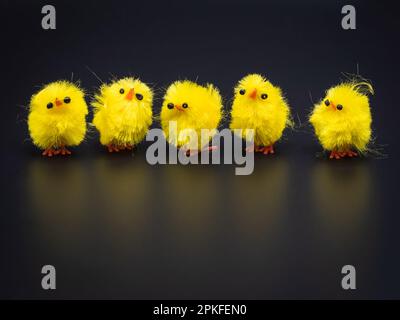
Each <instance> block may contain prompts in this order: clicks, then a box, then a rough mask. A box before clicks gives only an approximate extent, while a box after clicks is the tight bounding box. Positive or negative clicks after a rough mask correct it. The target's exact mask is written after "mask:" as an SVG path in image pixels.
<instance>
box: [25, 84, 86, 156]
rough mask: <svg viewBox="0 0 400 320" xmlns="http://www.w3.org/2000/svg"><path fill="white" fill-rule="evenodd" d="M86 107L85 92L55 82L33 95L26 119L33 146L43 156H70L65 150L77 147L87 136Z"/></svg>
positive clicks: (71, 85) (74, 86)
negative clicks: (41, 152) (40, 151)
mask: <svg viewBox="0 0 400 320" xmlns="http://www.w3.org/2000/svg"><path fill="white" fill-rule="evenodd" d="M87 114H88V107H87V104H86V102H85V99H84V92H83V91H82V90H81V89H80V88H79V87H77V86H76V85H75V84H73V83H70V82H67V81H57V82H53V83H50V84H48V85H46V86H45V87H44V88H43V89H42V90H40V91H39V92H38V93H36V94H34V95H33V96H32V98H31V102H30V110H29V116H28V127H29V133H30V136H31V138H32V141H33V143H34V144H35V145H36V146H37V147H39V148H40V149H43V150H44V151H43V155H44V156H49V157H52V156H53V155H58V154H61V155H67V154H71V152H70V151H69V150H67V149H66V147H68V146H77V145H79V144H80V143H81V142H82V140H83V139H84V137H85V134H86V118H85V117H86V115H87Z"/></svg>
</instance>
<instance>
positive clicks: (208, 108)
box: [161, 80, 222, 154]
mask: <svg viewBox="0 0 400 320" xmlns="http://www.w3.org/2000/svg"><path fill="white" fill-rule="evenodd" d="M221 118H222V98H221V95H220V93H219V91H218V89H217V88H215V87H214V86H213V85H212V84H207V85H206V86H201V85H199V84H197V83H194V82H191V81H188V80H185V81H176V82H174V83H173V84H171V85H170V87H169V88H168V89H167V91H166V94H165V96H164V101H163V104H162V108H161V127H162V129H163V131H164V135H165V137H166V139H167V141H168V142H169V143H171V144H172V145H174V146H176V147H177V148H183V149H184V150H186V152H187V153H190V154H192V153H196V152H198V151H199V150H203V149H204V148H206V147H207V146H208V144H209V142H210V140H211V139H212V137H213V135H215V133H216V129H217V128H218V125H219V123H220V121H221ZM170 125H171V126H172V125H176V132H174V127H171V128H170ZM201 129H206V130H210V131H209V133H210V135H209V136H208V137H207V136H206V137H203V138H202V137H201ZM170 131H171V132H170ZM190 132H193V133H195V134H196V135H197V138H198V139H197V140H196V139H193V137H192V136H191V135H190ZM170 133H171V134H170ZM213 149H214V147H210V148H208V150H213Z"/></svg>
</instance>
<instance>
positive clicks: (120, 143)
mask: <svg viewBox="0 0 400 320" xmlns="http://www.w3.org/2000/svg"><path fill="white" fill-rule="evenodd" d="M152 104H153V91H152V90H151V89H150V88H149V87H148V86H147V85H146V84H145V83H143V82H142V81H140V80H139V79H134V78H123V79H120V80H118V81H114V82H112V83H111V84H104V85H102V86H101V88H100V92H99V93H98V94H97V95H96V96H95V100H94V101H93V102H92V106H93V107H94V118H93V125H94V126H95V127H96V128H97V130H98V131H99V132H100V143H101V144H102V145H104V146H107V148H108V151H109V152H113V151H116V152H118V151H120V150H124V149H129V150H131V149H132V148H133V147H134V146H135V145H137V144H138V143H140V142H141V141H142V140H143V139H144V138H145V136H146V134H147V132H148V130H149V127H150V125H151V124H152V122H153V111H152Z"/></svg>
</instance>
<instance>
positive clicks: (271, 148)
mask: <svg viewBox="0 0 400 320" xmlns="http://www.w3.org/2000/svg"><path fill="white" fill-rule="evenodd" d="M255 150H256V152H262V153H263V154H265V155H267V154H274V153H275V151H274V146H273V145H270V146H267V147H256V149H255Z"/></svg>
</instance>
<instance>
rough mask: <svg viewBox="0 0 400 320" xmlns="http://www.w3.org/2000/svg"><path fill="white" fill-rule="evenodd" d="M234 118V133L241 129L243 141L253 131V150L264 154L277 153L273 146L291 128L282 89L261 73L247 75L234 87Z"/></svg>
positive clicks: (232, 117)
mask: <svg viewBox="0 0 400 320" xmlns="http://www.w3.org/2000/svg"><path fill="white" fill-rule="evenodd" d="M231 119H232V120H231V124H230V128H231V130H234V129H242V130H243V131H242V137H243V138H244V139H246V137H247V133H248V129H253V130H254V150H255V151H257V152H263V153H264V154H272V153H274V149H273V145H274V143H275V142H277V141H278V140H279V139H280V138H281V137H282V133H283V130H284V129H285V128H286V127H287V126H288V125H290V126H291V125H292V122H291V120H290V109H289V106H288V103H287V102H286V100H285V98H284V97H283V95H282V91H281V89H280V88H279V87H276V86H274V85H273V84H272V83H271V82H269V81H268V80H267V79H265V78H264V77H263V76H261V75H258V74H250V75H247V76H246V77H244V78H243V79H242V80H240V81H239V83H238V84H237V86H236V87H235V89H234V101H233V105H232V111H231Z"/></svg>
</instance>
